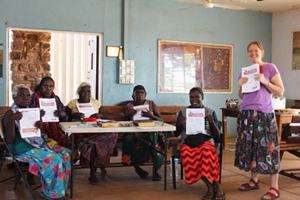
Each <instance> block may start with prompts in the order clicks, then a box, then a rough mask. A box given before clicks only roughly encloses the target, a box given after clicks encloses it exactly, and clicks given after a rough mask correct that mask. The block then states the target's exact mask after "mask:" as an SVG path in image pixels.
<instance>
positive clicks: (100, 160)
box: [75, 133, 118, 167]
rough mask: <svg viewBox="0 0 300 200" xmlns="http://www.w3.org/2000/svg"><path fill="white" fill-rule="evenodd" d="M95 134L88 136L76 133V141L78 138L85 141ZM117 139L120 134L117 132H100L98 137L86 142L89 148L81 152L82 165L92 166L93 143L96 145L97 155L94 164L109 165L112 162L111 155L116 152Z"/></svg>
mask: <svg viewBox="0 0 300 200" xmlns="http://www.w3.org/2000/svg"><path fill="white" fill-rule="evenodd" d="M93 136H94V135H93ZM93 136H88V135H86V134H84V133H79V134H75V142H78V140H82V141H85V140H88V139H89V138H90V137H93ZM117 139H118V134H116V133H100V134H99V136H98V137H96V138H94V139H92V140H90V141H88V142H87V143H86V146H87V150H86V151H85V152H81V154H80V165H81V166H82V167H90V160H91V159H90V158H91V152H92V145H95V147H96V152H97V155H96V157H95V163H94V166H99V165H102V166H104V167H106V166H108V165H109V163H110V157H111V155H112V154H113V152H114V149H115V146H116V142H117Z"/></svg>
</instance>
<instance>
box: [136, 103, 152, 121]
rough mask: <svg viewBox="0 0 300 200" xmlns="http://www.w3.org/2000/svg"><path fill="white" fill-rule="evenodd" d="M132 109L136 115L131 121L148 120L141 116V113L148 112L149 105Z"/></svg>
mask: <svg viewBox="0 0 300 200" xmlns="http://www.w3.org/2000/svg"><path fill="white" fill-rule="evenodd" d="M133 109H134V110H136V111H137V113H136V114H135V115H134V116H133V120H144V119H149V117H143V116H142V111H147V110H149V105H141V106H134V107H133Z"/></svg>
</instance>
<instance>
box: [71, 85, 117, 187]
mask: <svg viewBox="0 0 300 200" xmlns="http://www.w3.org/2000/svg"><path fill="white" fill-rule="evenodd" d="M77 94H78V96H79V98H78V99H74V100H72V101H70V102H69V103H68V105H67V107H66V113H67V115H68V116H69V121H80V120H81V119H84V118H91V117H94V118H104V117H105V114H104V112H103V109H102V107H101V103H100V102H99V101H98V100H97V99H94V98H92V96H91V85H90V84H89V83H86V82H83V83H81V84H80V85H79V86H78V89H77ZM81 103H90V104H92V106H93V109H94V112H95V113H94V114H92V115H90V116H85V114H84V113H82V112H80V111H79V110H78V105H79V104H81ZM95 135H96V134H86V133H81V134H75V142H76V143H79V141H80V142H83V143H86V145H84V146H83V147H85V148H80V149H79V150H80V152H81V156H80V165H81V166H82V167H89V168H90V177H89V182H90V184H97V183H98V182H99V180H98V178H97V176H96V167H97V166H99V165H100V166H101V167H100V168H101V179H102V180H104V179H105V174H106V170H105V167H106V166H108V165H109V161H110V156H111V155H112V154H113V151H114V147H115V145H116V142H117V138H118V135H117V134H116V133H101V134H98V137H96V138H93V139H92V140H91V139H90V137H94V136H95Z"/></svg>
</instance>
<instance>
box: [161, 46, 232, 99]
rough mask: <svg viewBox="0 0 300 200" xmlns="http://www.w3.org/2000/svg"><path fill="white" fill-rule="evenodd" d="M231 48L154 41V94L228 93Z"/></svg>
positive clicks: (230, 72)
mask: <svg viewBox="0 0 300 200" xmlns="http://www.w3.org/2000/svg"><path fill="white" fill-rule="evenodd" d="M232 49H233V46H232V45H221V44H207V43H198V42H182V41H173V40H158V88H157V90H158V93H188V92H189V90H190V89H191V88H192V87H196V86H197V87H200V88H202V90H203V92H206V93H232Z"/></svg>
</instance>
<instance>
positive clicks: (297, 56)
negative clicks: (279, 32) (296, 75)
mask: <svg viewBox="0 0 300 200" xmlns="http://www.w3.org/2000/svg"><path fill="white" fill-rule="evenodd" d="M292 69H293V70H294V69H300V31H298V32H293V61H292Z"/></svg>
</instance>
